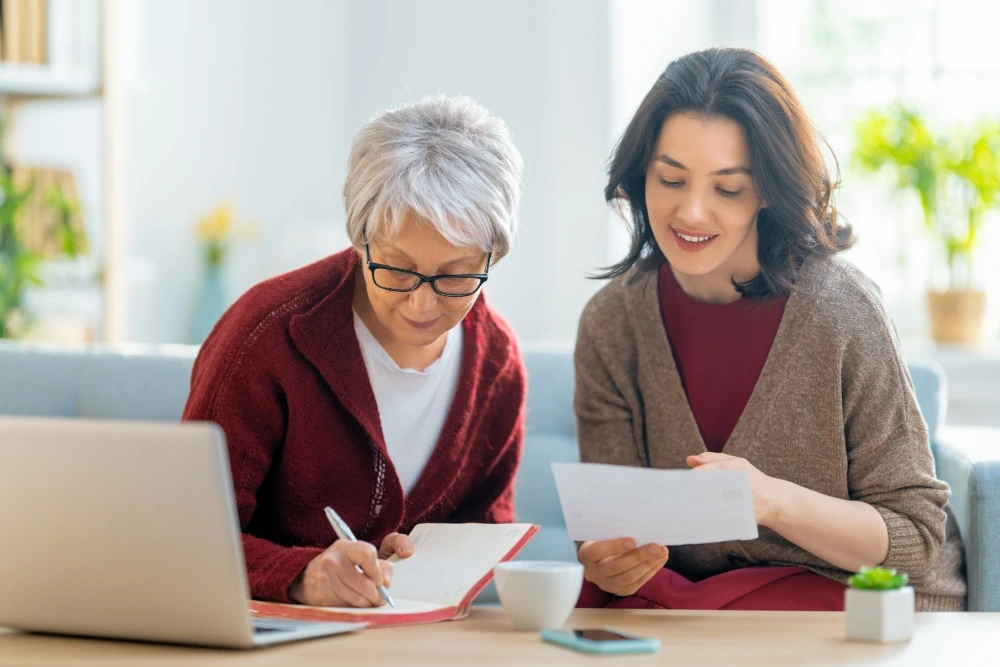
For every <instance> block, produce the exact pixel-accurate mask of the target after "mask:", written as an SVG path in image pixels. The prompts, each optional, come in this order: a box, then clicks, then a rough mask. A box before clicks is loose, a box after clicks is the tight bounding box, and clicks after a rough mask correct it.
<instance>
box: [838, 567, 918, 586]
mask: <svg viewBox="0 0 1000 667" xmlns="http://www.w3.org/2000/svg"><path fill="white" fill-rule="evenodd" d="M908 583H910V575H908V574H906V573H905V572H899V573H897V572H896V570H893V569H885V568H881V567H862V568H861V569H860V570H859V571H858V573H857V574H854V575H851V578H850V579H848V580H847V585H848V586H850V587H851V588H858V589H861V590H866V591H894V590H896V589H898V588H902V587H903V586H905V585H906V584H908Z"/></svg>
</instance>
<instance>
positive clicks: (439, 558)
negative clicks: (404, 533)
mask: <svg viewBox="0 0 1000 667" xmlns="http://www.w3.org/2000/svg"><path fill="white" fill-rule="evenodd" d="M531 528H532V524H530V523H507V524H487V523H460V524H445V523H424V524H420V525H419V526H417V527H416V528H414V529H413V532H412V533H410V539H411V540H413V546H414V549H413V555H412V556H410V557H409V558H406V559H402V560H400V559H397V558H396V557H395V556H393V557H392V558H391V559H390V560H391V561H392V562H393V565H394V567H395V568H396V571H395V574H393V577H392V588H391V589H389V591H390V594H391V595H392V596H393V597H395V596H399V597H400V598H406V599H409V600H425V601H428V602H436V603H438V604H444V605H449V606H457V605H458V604H460V603H461V602H462V598H463V597H465V594H466V593H468V592H469V590H471V589H472V587H473V586H475V585H476V583H478V582H479V580H480V579H482V578H483V577H484V576H485V575H487V574H489V573H490V572H491V571H492V570H493V566H494V565H496V564H497V563H499V562H500V561H501V559H503V557H504V556H505V555H507V553H508V552H509V551H510V550H511V549H513V548H514V546H515V545H516V544H517V543H518V542H519V541H520V540H521V538H522V537H524V536H525V534H527V533H528V531H529V530H531Z"/></svg>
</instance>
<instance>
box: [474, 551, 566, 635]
mask: <svg viewBox="0 0 1000 667" xmlns="http://www.w3.org/2000/svg"><path fill="white" fill-rule="evenodd" d="M493 575H494V577H495V578H496V584H497V595H498V596H499V597H500V604H502V605H503V608H504V611H506V612H507V616H509V617H510V620H511V621H512V622H513V623H514V629H515V630H542V629H544V628H561V627H562V625H563V623H565V622H566V619H567V618H569V615H570V613H571V612H572V611H573V607H575V606H576V601H577V599H578V598H579V597H580V588H581V587H582V586H583V565H581V564H580V563H572V562H569V561H546V560H520V561H509V562H506V563H500V564H498V565H497V566H496V567H494V568H493Z"/></svg>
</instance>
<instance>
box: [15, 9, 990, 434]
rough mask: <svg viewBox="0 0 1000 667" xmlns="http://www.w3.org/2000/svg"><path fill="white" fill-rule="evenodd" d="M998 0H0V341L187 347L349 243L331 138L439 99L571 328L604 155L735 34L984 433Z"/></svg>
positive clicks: (615, 228)
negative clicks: (679, 60) (490, 128)
mask: <svg viewBox="0 0 1000 667" xmlns="http://www.w3.org/2000/svg"><path fill="white" fill-rule="evenodd" d="M997 25H1000V6H998V5H997V4H994V3H983V2H975V1H973V0H947V1H945V0H879V1H878V2H872V1H871V0H837V1H836V2H833V1H832V0H703V1H701V2H689V1H688V2H680V1H675V0H505V1H504V2H493V3H487V2H472V1H469V0H464V1H459V0H419V1H415V0H365V1H364V2H362V1H360V0H354V1H347V0H104V1H103V2H102V1H100V0H0V56H2V62H0V98H2V102H3V104H2V119H3V128H2V131H3V144H2V145H3V151H2V157H3V164H4V169H3V171H2V173H0V190H2V192H3V196H2V201H0V336H3V337H13V338H20V339H28V340H50V341H58V342H63V343H65V342H90V341H98V342H111V343H118V342H143V343H198V342H200V341H201V340H202V339H203V338H204V335H205V334H206V333H207V331H208V330H209V329H210V328H211V326H212V324H213V323H214V321H215V319H216V318H217V317H218V315H219V314H220V313H221V311H222V309H224V308H225V307H226V305H228V304H229V303H231V302H232V301H233V300H234V299H235V298H236V297H238V296H239V295H240V294H241V293H242V292H243V291H245V290H246V289H247V288H249V287H250V286H251V285H253V284H255V283H257V282H259V281H261V280H263V279H265V278H267V277H270V276H273V275H276V274H278V273H281V272H284V271H288V270H291V269H294V268H296V267H299V266H301V265H304V264H306V263H309V262H312V261H314V260H316V259H319V258H320V257H323V256H325V255H328V254H330V253H332V252H335V251H337V250H339V249H341V248H343V247H345V246H346V245H347V237H346V234H345V231H344V215H343V208H342V203H341V187H342V185H343V179H344V176H345V165H346V159H347V151H348V146H349V144H350V141H351V138H352V137H353V135H354V133H355V132H356V131H357V130H358V128H359V127H360V126H361V124H363V123H364V122H365V121H367V120H368V119H370V118H371V117H372V116H373V115H375V114H377V113H378V112H380V111H382V110H384V109H386V108H388V107H391V106H396V105H399V104H403V103H406V102H410V101H414V100H417V99H420V98H421V97H423V96H424V95H429V94H437V93H444V94H449V95H455V94H464V95H469V96H471V97H473V98H475V99H476V100H478V101H479V102H481V103H482V104H484V105H485V106H486V107H487V108H489V109H490V110H491V111H492V112H494V113H495V114H497V115H499V116H501V117H502V118H504V119H505V120H506V122H507V123H508V125H509V127H510V129H511V130H512V132H513V135H514V140H515V143H516V144H517V146H518V147H519V149H520V150H521V152H522V154H523V156H524V160H525V165H526V169H525V177H524V198H523V206H522V211H521V220H522V227H521V234H520V239H519V241H518V244H517V246H516V247H515V249H514V251H513V252H512V253H511V255H510V256H509V258H508V259H506V260H504V262H503V263H502V264H500V265H499V266H498V267H497V268H496V271H495V275H494V277H493V278H492V279H491V280H490V283H489V286H488V289H487V292H488V298H489V299H490V301H491V303H492V304H493V305H495V306H496V307H498V308H499V310H500V311H501V312H502V313H503V314H504V315H505V316H506V317H507V318H508V319H509V320H510V322H511V323H512V324H513V326H514V328H515V329H516V331H517V332H518V334H519V336H520V337H521V339H522V340H524V341H526V342H528V343H535V342H544V343H552V344H556V345H572V341H573V339H574V337H575V332H576V325H577V320H578V317H579V314H580V312H581V310H582V308H583V306H584V304H585V303H586V302H587V300H588V298H589V297H590V296H591V295H592V294H593V293H594V292H595V291H596V290H597V289H599V287H600V285H601V283H599V282H595V281H592V280H588V279H587V277H586V276H587V274H588V273H589V272H591V271H594V270H595V269H596V268H598V267H600V266H604V265H607V264H610V263H612V262H613V261H615V260H617V259H619V258H620V257H621V255H622V253H623V251H624V249H625V246H626V242H627V241H626V238H627V237H626V235H625V233H624V231H623V225H622V223H621V221H619V220H617V219H615V218H614V216H612V215H611V214H610V212H609V211H608V209H607V207H606V206H605V204H604V201H603V197H602V189H603V185H604V177H605V165H606V160H607V157H608V154H609V151H610V149H611V147H612V146H613V145H614V142H615V141H616V139H617V137H618V136H619V135H620V133H621V132H622V130H623V129H624V127H625V125H626V123H627V122H628V120H629V118H630V117H631V115H632V113H633V111H634V110H635V108H636V106H637V105H638V103H639V101H640V100H641V99H642V97H643V96H644V95H645V93H646V91H647V90H648V89H649V87H650V86H651V84H652V83H653V81H654V80H655V78H656V77H657V75H658V74H659V73H660V72H661V71H662V69H663V68H664V67H665V66H666V64H667V63H668V62H669V61H670V60H672V59H673V58H676V57H678V56H680V55H683V54H685V53H688V52H690V51H693V50H697V49H702V48H706V47H709V46H718V45H727V46H745V47H750V48H754V49H757V50H758V51H760V52H761V53H763V54H764V55H765V56H766V57H768V58H769V59H771V60H772V61H773V62H774V63H775V64H776V65H777V67H778V68H779V69H780V70H781V71H782V72H783V73H784V74H785V75H786V76H787V77H788V78H789V79H790V80H791V81H792V83H793V85H794V86H795V87H796V90H797V92H798V94H799V95H800V97H801V99H802V101H803V103H804V105H805V107H806V110H807V112H808V113H809V114H810V115H811V117H812V118H813V120H814V121H815V123H816V125H817V127H818V128H819V129H820V131H821V132H822V133H823V134H824V135H825V136H826V138H827V139H828V140H829V142H830V145H831V147H832V149H833V154H835V155H836V158H837V160H838V161H839V166H840V170H841V174H842V182H843V187H842V189H841V191H840V194H839V196H838V199H837V204H838V206H839V208H840V211H841V213H842V215H844V216H846V217H847V218H848V219H849V220H850V222H852V223H853V224H854V226H855V229H856V231H857V233H858V236H859V238H860V241H859V242H858V244H857V245H856V247H855V248H854V249H852V250H851V251H850V252H849V254H848V256H849V258H850V259H851V260H852V261H854V262H855V263H856V264H858V265H859V266H860V267H861V268H862V269H863V270H864V271H865V272H866V273H868V274H869V275H870V276H872V277H873V278H874V279H875V280H876V281H877V282H878V283H879V284H880V285H881V287H882V290H883V295H884V297H885V300H886V303H887V305H888V307H889V310H890V312H891V314H892V316H893V318H894V320H895V322H896V325H897V328H898V331H899V334H900V337H901V340H902V341H903V345H904V351H905V352H906V353H907V354H910V355H919V356H925V357H932V358H935V359H938V360H939V361H941V363H942V364H944V365H945V367H946V369H947V371H948V379H949V384H950V392H949V397H950V401H951V406H950V410H951V412H950V414H949V421H950V422H955V423H970V424H974V423H993V424H1000V338H998V326H997V324H998V320H1000V268H998V267H1000V219H998V218H1000V213H998V208H1000V129H998V123H1000V55H998V52H997V50H996V44H995V42H994V41H993V40H994V39H995V32H996V29H995V28H996V26H997Z"/></svg>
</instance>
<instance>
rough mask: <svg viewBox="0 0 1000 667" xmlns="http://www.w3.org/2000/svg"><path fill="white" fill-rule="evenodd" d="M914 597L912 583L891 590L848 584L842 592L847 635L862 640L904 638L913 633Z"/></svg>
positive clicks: (894, 639) (900, 640) (898, 640)
mask: <svg viewBox="0 0 1000 667" xmlns="http://www.w3.org/2000/svg"><path fill="white" fill-rule="evenodd" d="M915 604H916V597H915V596H914V593H913V587H912V586H904V587H903V588H897V589H896V590H894V591H873V590H861V589H857V588H848V589H847V591H846V593H845V594H844V612H845V615H846V618H847V638H848V639H853V640H855V641H863V642H881V643H883V644H886V643H890V642H903V641H907V640H909V639H910V637H912V636H913V623H914V610H915Z"/></svg>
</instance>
